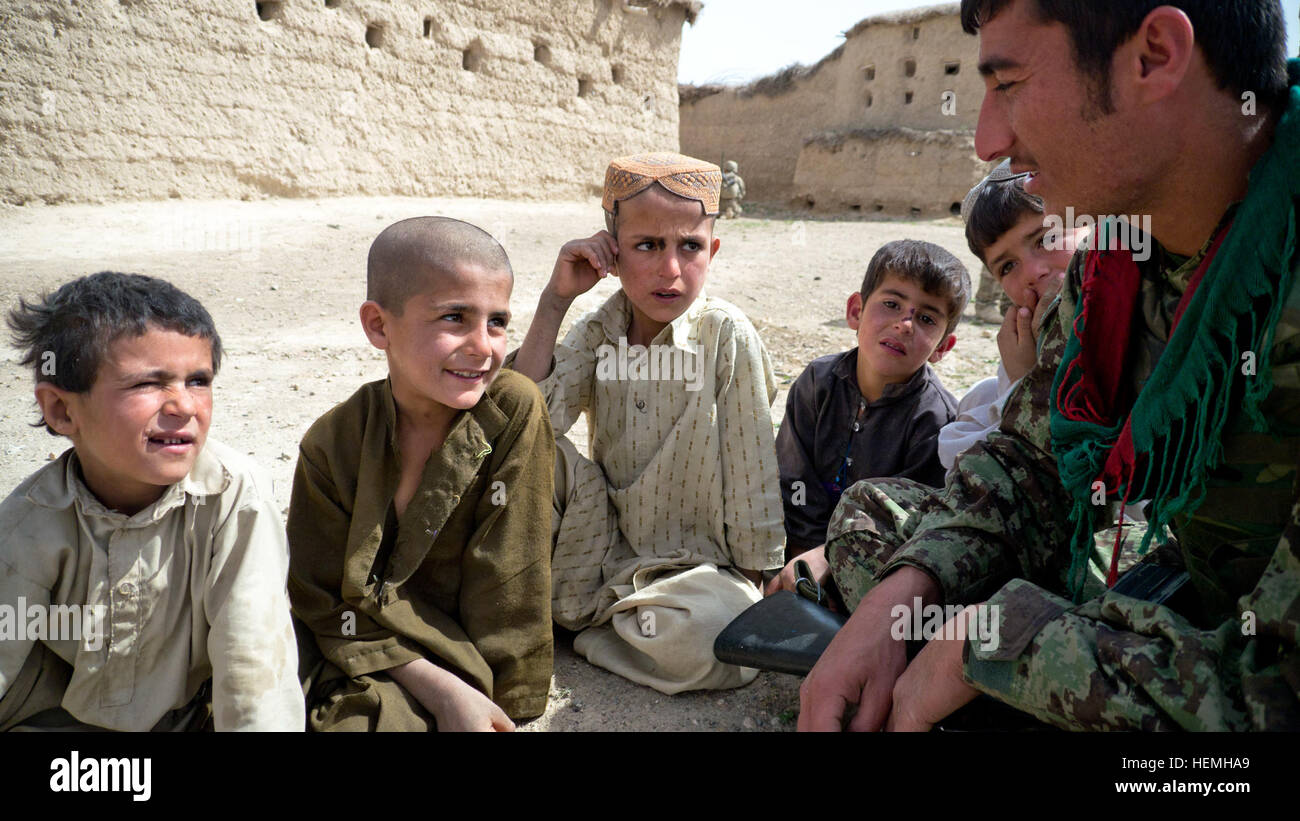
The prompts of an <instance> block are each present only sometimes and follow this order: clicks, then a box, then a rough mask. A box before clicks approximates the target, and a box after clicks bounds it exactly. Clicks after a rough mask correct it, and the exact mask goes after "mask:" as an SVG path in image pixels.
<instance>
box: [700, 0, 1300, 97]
mask: <svg viewBox="0 0 1300 821" xmlns="http://www.w3.org/2000/svg"><path fill="white" fill-rule="evenodd" d="M932 5H936V3H934V2H933V0H796V2H793V3H791V2H789V0H704V10H703V11H702V12H700V16H699V19H697V20H696V21H695V25H694V26H690V25H687V26H686V27H685V29H684V30H683V32H682V53H681V61H680V62H679V64H678V72H677V79H678V81H679V82H682V83H694V84H696V85H702V84H704V83H737V84H738V83H744V82H748V81H749V80H753V79H756V78H758V77H763V76H766V75H768V74H772V73H773V72H776V71H779V70H780V69H783V68H785V67H786V66H788V65H790V64H791V63H804V64H805V65H810V64H812V63H815V62H817V61H818V60H820V59H821V58H822V57H824V56H825V55H826V54H828V53H830V52H831V51H832V50H833V49H834V48H835V47H836V46H838V45H839V44H840V43H841V42H843V40H844V38H843V36H842V35H843V33H844V32H845V31H847V30H849V29H850V28H852V27H853V25H854V24H855V23H857V22H858V21H859V20H861V19H863V18H864V17H871V16H874V15H877V14H883V13H885V12H891V11H898V10H899V9H911V8H918V7H921V6H932ZM1282 8H1283V10H1284V12H1285V14H1286V24H1287V35H1288V39H1289V42H1288V46H1287V51H1288V53H1290V54H1292V55H1294V54H1297V53H1300V38H1298V37H1297V34H1298V33H1300V0H1283V2H1282Z"/></svg>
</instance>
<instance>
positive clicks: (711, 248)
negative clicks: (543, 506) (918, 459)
mask: <svg viewBox="0 0 1300 821" xmlns="http://www.w3.org/2000/svg"><path fill="white" fill-rule="evenodd" d="M721 185H722V173H721V171H720V170H719V169H718V167H717V166H715V165H711V164H709V163H705V162H702V161H700V160H695V159H692V158H690V157H683V156H681V155H677V154H649V155H641V156H635V157H624V158H621V159H617V160H615V161H614V162H613V163H611V164H610V166H609V169H608V171H607V173H606V178H605V195H604V201H603V206H604V209H605V219H606V226H607V228H608V230H607V231H601V232H600V233H598V234H596V235H594V236H592V237H589V238H587V239H581V240H574V241H572V242H569V243H567V244H566V245H565V246H564V247H563V248H561V250H560V254H559V259H558V260H557V261H556V264H555V269H554V272H553V273H552V275H551V280H550V282H549V283H548V285H547V286H546V289H545V290H544V291H543V293H542V297H541V300H540V301H539V303H538V307H537V312H536V314H535V316H534V318H533V322H532V325H531V326H530V327H529V329H528V335H527V337H526V338H525V340H524V344H523V346H522V347H521V348H520V349H519V351H518V353H517V355H516V356H515V358H514V359H513V360H512V362H511V361H508V363H507V364H508V366H509V367H513V368H515V369H516V370H518V371H519V372H520V373H523V374H525V375H527V376H529V377H530V378H532V379H534V380H536V381H537V383H538V385H539V386H540V387H541V390H542V393H543V395H545V396H546V397H547V401H548V405H549V407H550V411H551V420H552V422H553V424H554V427H555V430H556V432H557V433H559V434H564V433H565V432H566V431H568V429H569V428H570V427H571V426H572V425H573V423H574V421H575V420H576V419H577V418H578V416H579V415H580V414H582V413H586V414H587V415H588V420H589V424H590V432H591V459H587V458H585V457H583V456H581V455H579V454H578V452H577V450H576V449H575V448H574V447H573V445H572V444H571V443H570V442H569V441H568V440H567V439H564V438H561V439H560V440H559V441H558V443H557V445H558V448H557V450H558V459H557V463H556V467H555V477H556V498H555V518H554V538H555V552H554V554H553V556H552V562H551V564H552V573H553V576H552V578H553V583H554V589H555V592H554V611H555V620H556V622H557V623H558V624H560V625H561V626H562V627H565V628H567V629H570V630H581V631H582V632H581V633H580V634H579V635H578V636H577V638H576V639H575V641H574V649H575V650H576V651H577V652H579V653H581V654H583V655H584V656H586V658H587V659H588V660H589V661H591V662H592V663H593V664H596V665H598V666H601V667H604V668H606V669H609V670H612V671H614V672H616V673H618V674H619V675H622V676H624V677H626V678H629V679H631V680H633V681H636V682H638V683H641V684H645V685H648V686H651V687H654V688H656V689H658V690H660V691H661V692H665V693H677V692H681V691H683V690H696V689H721V688H728V687H738V686H740V685H743V684H746V683H748V682H749V681H751V680H752V679H753V678H754V676H755V675H756V671H754V670H750V669H746V668H740V667H736V666H733V665H724V664H721V663H720V662H718V661H717V660H716V659H715V658H714V656H713V641H714V638H715V637H716V636H717V634H718V633H719V632H720V631H721V630H722V628H723V627H725V626H726V625H727V624H728V623H729V622H730V621H731V620H732V619H733V618H734V617H735V616H736V615H738V614H739V613H740V612H742V611H743V610H745V609H746V608H747V607H749V605H750V604H752V603H753V602H754V601H756V600H757V599H758V590H757V587H756V584H757V582H758V580H759V577H760V572H761V571H762V570H765V569H768V568H774V567H779V566H780V564H781V542H782V539H781V507H780V500H779V497H778V496H777V490H776V488H777V470H776V459H775V453H774V452H773V437H772V420H771V414H770V410H769V409H770V406H771V403H772V400H773V398H775V395H776V385H775V380H774V378H773V374H772V366H771V363H770V361H769V360H768V357H767V352H766V350H764V348H763V344H762V342H761V341H760V340H759V338H758V333H757V332H756V331H755V330H754V327H753V325H751V324H750V322H749V320H748V319H746V318H745V315H744V314H743V313H741V311H740V310H739V309H738V308H736V307H735V306H734V305H731V304H729V303H727V302H724V301H722V300H720V299H716V298H712V297H706V296H703V295H702V294H701V290H702V289H703V287H704V283H705V279H706V278H707V274H708V268H709V262H710V261H711V260H712V258H713V256H714V254H716V253H717V251H718V248H719V246H720V241H719V240H718V239H717V238H716V237H714V236H713V226H714V221H715V219H716V217H717V214H718V203H719V192H720V190H721ZM608 273H613V274H615V275H617V276H618V277H619V284H620V286H621V287H620V289H619V290H618V291H617V292H616V293H615V294H613V295H612V296H611V297H610V298H609V299H608V300H607V301H606V302H605V304H604V305H603V306H602V307H601V308H600V309H599V310H597V311H595V312H594V313H592V314H589V315H588V316H586V317H584V318H582V319H581V320H580V321H579V322H578V323H577V324H576V325H575V326H574V327H573V328H572V329H571V330H570V332H569V334H568V336H566V337H565V339H564V341H563V342H562V343H561V344H559V345H557V344H556V339H557V337H558V336H559V329H560V326H561V324H562V323H563V320H564V316H565V314H566V313H567V312H568V309H569V307H570V306H571V305H572V303H573V300H574V299H575V298H576V297H578V296H579V295H581V294H583V293H586V292H587V291H589V290H591V289H592V288H593V287H595V285H596V284H597V283H598V282H599V281H600V280H601V279H602V278H603V277H604V276H605V275H606V274H608ZM638 346H639V347H638ZM618 350H626V351H628V354H627V355H629V356H633V357H636V361H635V362H631V363H628V364H629V367H627V368H623V369H619V370H614V371H612V372H611V371H610V370H609V369H601V368H598V367H597V362H598V361H599V360H601V359H602V358H604V354H605V352H609V351H618ZM644 357H655V358H659V357H662V359H661V360H660V361H667V362H680V363H682V365H683V366H682V367H681V368H680V371H681V372H680V373H678V374H675V377H676V378H667V379H664V378H661V379H645V378H642V375H643V374H644V373H646V372H647V371H648V369H644V368H641V367H639V365H640V364H641V362H642V361H643V358H644ZM688 363H689V364H690V365H691V367H689V368H688V367H685V365H686V364H688ZM661 375H662V374H661Z"/></svg>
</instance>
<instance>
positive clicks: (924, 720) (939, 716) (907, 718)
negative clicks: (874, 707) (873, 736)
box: [885, 607, 979, 733]
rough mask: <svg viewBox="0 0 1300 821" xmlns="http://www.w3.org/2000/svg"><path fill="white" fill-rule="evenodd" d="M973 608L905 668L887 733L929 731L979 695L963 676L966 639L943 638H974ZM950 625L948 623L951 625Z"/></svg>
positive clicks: (897, 687) (935, 638) (974, 609)
mask: <svg viewBox="0 0 1300 821" xmlns="http://www.w3.org/2000/svg"><path fill="white" fill-rule="evenodd" d="M975 613H976V608H975V607H967V608H966V609H965V610H963V611H962V612H961V613H958V614H957V615H956V616H954V617H953V621H954V622H960V623H961V624H962V627H961V629H956V625H953V629H952V630H951V631H950V630H949V625H944V629H943V631H942V632H940V633H939V635H937V636H935V637H934V638H933V639H930V641H929V642H927V643H926V645H925V648H924V649H923V650H921V652H920V653H918V654H917V656H916V658H914V659H912V663H911V664H909V665H907V669H906V670H905V671H903V675H901V676H899V677H898V683H897V684H895V685H894V693H893V702H894V706H893V709H891V710H890V712H889V720H888V721H887V722H886V723H885V730H887V731H889V732H899V733H906V732H914V733H923V732H928V731H929V730H930V728H931V727H933V726H934V725H935V724H938V723H939V722H940V721H941V720H943V719H944V718H947V717H948V716H949V715H951V714H952V713H953V712H955V711H956V710H957V709H958V708H961V707H964V706H966V705H967V704H969V703H970V701H971V700H972V699H973V698H975V696H977V695H979V692H978V691H976V690H975V688H974V687H971V686H970V685H969V684H967V683H966V680H965V678H964V677H963V676H962V660H961V657H962V650H963V649H965V646H966V639H965V638H952V639H945V638H944V636H963V637H965V636H975V635H976V633H975V631H974V629H973V628H974V618H975ZM950 624H951V622H950Z"/></svg>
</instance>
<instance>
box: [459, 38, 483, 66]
mask: <svg viewBox="0 0 1300 821" xmlns="http://www.w3.org/2000/svg"><path fill="white" fill-rule="evenodd" d="M460 65H461V68H463V69H465V70H466V71H481V70H482V68H483V44H482V43H481V42H479V41H478V40H475V41H474V42H472V43H470V44H469V48H467V49H465V53H464V54H463V55H461V61H460Z"/></svg>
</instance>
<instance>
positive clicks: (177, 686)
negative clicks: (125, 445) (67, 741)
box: [0, 440, 305, 730]
mask: <svg viewBox="0 0 1300 821" xmlns="http://www.w3.org/2000/svg"><path fill="white" fill-rule="evenodd" d="M288 562H289V556H288V548H287V546H286V543H285V536H284V529H283V525H282V522H281V519H280V515H279V513H278V512H277V510H276V507H275V503H274V499H273V497H272V493H271V483H270V480H269V479H266V478H265V477H264V475H263V474H261V472H260V471H259V470H258V469H257V468H256V467H255V466H254V465H253V464H252V463H251V462H250V461H248V460H247V459H245V458H244V457H242V456H240V455H239V454H237V453H235V452H234V451H232V450H230V449H229V448H226V447H224V446H223V445H221V444H219V443H217V442H214V441H212V440H208V442H207V443H206V445H205V446H204V448H203V450H202V452H201V453H200V454H199V456H198V459H197V460H196V461H195V463H194V467H193V469H192V470H191V471H190V474H189V475H188V476H187V477H185V479H183V480H182V481H180V482H178V483H176V484H175V485H172V486H171V487H169V488H167V490H166V491H164V493H163V495H162V497H161V498H159V499H158V501H156V502H154V503H153V504H152V505H150V506H149V507H147V508H145V509H144V510H142V511H140V512H139V513H137V514H135V515H134V516H129V517H128V516H126V515H124V514H121V513H116V512H114V511H111V510H109V509H108V508H106V507H104V505H103V504H101V503H100V502H99V500H98V499H96V498H95V496H94V494H92V493H91V492H90V490H89V489H88V488H87V487H86V485H85V484H84V483H83V482H82V480H81V478H80V470H79V467H78V462H77V458H76V452H75V450H73V449H70V450H68V451H67V452H65V453H64V454H63V456H61V457H60V458H59V459H58V460H57V461H55V462H53V463H51V464H49V465H46V466H45V467H43V468H41V469H40V470H38V471H37V472H36V473H34V474H32V475H31V476H29V477H28V478H27V479H26V480H25V481H24V482H23V483H22V484H21V485H19V486H18V488H17V489H16V490H14V492H13V493H11V494H10V495H9V498H7V499H6V500H5V501H4V503H3V504H0V727H3V726H5V725H6V724H7V723H10V722H12V721H13V720H14V719H15V718H18V719H19V721H21V720H22V718H24V717H25V715H24V714H26V715H30V713H31V710H32V706H33V705H34V704H45V705H49V706H56V705H57V706H61V707H62V708H63V709H64V710H66V711H67V713H69V714H71V716H72V717H73V718H75V719H76V720H77V721H79V722H82V723H85V724H90V725H94V726H97V727H105V728H108V729H113V730H149V729H151V728H153V727H154V726H155V725H156V724H158V722H159V721H160V720H161V719H162V718H163V717H164V716H165V715H166V714H167V713H169V712H170V711H172V710H175V709H180V708H182V707H184V706H185V705H187V704H188V703H189V702H190V701H191V699H193V698H194V696H195V695H196V694H197V693H198V691H199V688H200V686H201V685H202V684H203V683H204V682H205V681H207V680H208V679H211V680H212V694H213V696H212V702H213V704H212V707H213V722H214V724H215V727H216V729H218V730H302V729H303V726H304V721H305V719H304V712H303V698H302V690H301V687H300V685H299V682H298V654H297V646H296V643H295V641H294V634H293V625H292V623H291V620H290V616H289V601H288V597H287V594H286V591H285V579H286V574H287V573H288ZM20 600H21V604H23V605H25V606H26V608H28V609H29V610H30V608H31V607H32V606H33V605H35V606H36V608H37V612H38V613H39V612H43V611H48V610H49V606H50V605H56V606H62V605H78V606H80V605H89V606H90V607H89V608H88V609H87V608H80V609H81V612H82V614H83V618H82V619H81V620H80V621H81V623H80V625H79V627H80V629H79V631H78V632H79V633H80V640H77V638H76V637H75V634H74V633H72V629H73V627H74V625H75V622H76V621H77V620H76V619H73V618H71V617H66V616H65V617H63V618H64V624H61V625H59V626H60V629H59V631H58V635H57V636H53V635H51V633H52V632H53V629H52V626H51V627H50V628H48V629H47V635H46V637H45V638H32V636H31V635H30V634H31V632H32V631H31V630H28V629H27V628H28V627H29V626H30V622H31V619H30V618H28V617H27V616H20V618H24V619H25V621H26V622H28V623H27V624H24V625H23V628H24V629H23V632H24V633H26V635H25V636H24V637H23V638H21V639H20V638H19V637H18V635H17V632H15V633H13V634H8V632H7V629H6V625H5V619H6V615H7V614H6V613H4V612H3V610H9V611H10V612H11V613H12V612H14V610H12V609H11V608H13V609H16V608H17V607H18V605H19V604H20ZM87 611H88V612H89V614H90V615H89V616H88V617H85V614H86V613H87ZM63 612H64V613H67V612H68V611H66V610H64V611H63ZM65 625H66V626H65ZM15 628H16V625H15V624H13V623H12V622H11V623H10V625H9V626H8V629H15ZM96 635H98V637H99V640H98V641H96V640H95V637H96ZM38 642H39V643H40V645H41V647H37V644H38ZM45 650H48V651H52V653H53V654H55V655H57V656H58V658H59V659H61V660H62V661H63V662H66V664H67V665H71V672H70V677H69V676H63V677H62V679H63V680H62V681H60V680H59V677H58V676H50V675H41V674H38V672H37V671H38V670H39V669H40V668H41V667H42V666H43V665H45V666H46V667H47V669H48V665H49V664H51V663H52V660H51V659H48V658H45V653H44V651H45ZM58 666H59V667H62V665H58ZM65 687H66V689H63V688H65ZM56 688H58V689H62V692H61V694H60V693H58V692H52V690H53V689H56Z"/></svg>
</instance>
